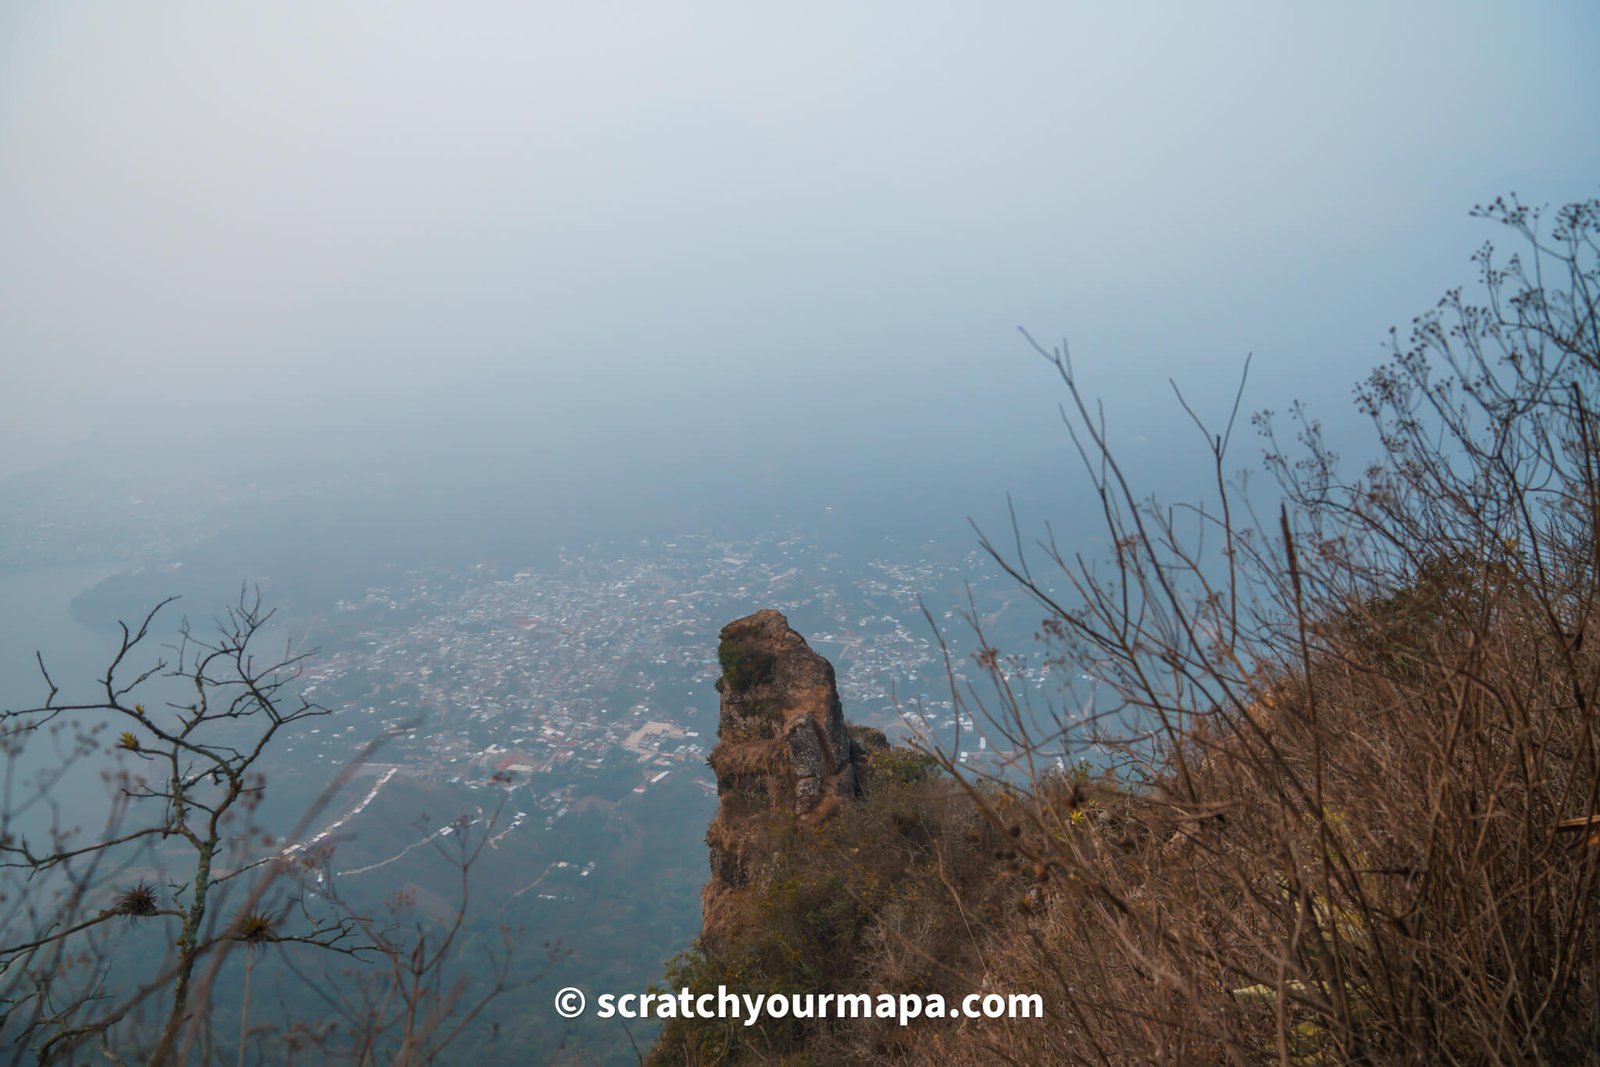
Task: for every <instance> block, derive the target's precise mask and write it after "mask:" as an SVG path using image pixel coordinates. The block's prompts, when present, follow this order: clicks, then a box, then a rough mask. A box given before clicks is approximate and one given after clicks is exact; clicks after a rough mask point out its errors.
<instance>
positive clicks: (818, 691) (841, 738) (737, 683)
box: [701, 609, 887, 947]
mask: <svg viewBox="0 0 1600 1067" xmlns="http://www.w3.org/2000/svg"><path fill="white" fill-rule="evenodd" d="M721 637H722V641H721V644H720V645H719V646H718V649H717V658H718V660H719V661H720V662H721V664H722V677H721V678H720V679H718V681H717V691H718V692H719V693H721V694H722V714H721V718H720V721H719V723H718V726H717V746H716V748H714V749H712V751H711V767H712V769H713V770H714V771H715V772H716V776H717V796H718V798H719V800H720V804H719V806H718V809H717V815H716V818H714V819H713V820H712V822H711V828H710V830H709V831H708V832H707V834H706V843H707V844H708V845H709V846H710V849H711V878H710V880H709V881H708V882H707V883H706V887H705V891H704V893H703V894H702V896H701V905H702V912H703V916H704V929H703V933H702V938H703V940H704V941H705V943H706V944H707V945H708V946H711V947H715V945H716V944H717V943H718V941H719V940H720V939H721V938H722V937H723V936H724V935H725V934H726V933H728V932H729V931H728V925H729V923H730V922H732V914H733V911H734V909H733V908H732V907H730V904H731V899H730V898H731V897H732V896H733V895H734V894H737V893H738V892H739V890H740V889H741V888H742V887H744V886H746V885H748V884H749V883H750V881H751V880H752V879H753V878H754V877H755V876H756V874H757V873H758V872H759V871H760V869H761V866H762V863H763V862H764V861H765V859H766V856H765V855H764V854H763V853H764V851H765V849H764V847H763V843H764V841H765V840H766V837H767V834H766V831H767V830H768V829H769V828H770V820H772V819H774V818H783V819H798V820H800V821H801V822H817V821H820V820H822V819H826V818H827V817H828V816H829V814H830V813H831V812H833V811H835V810H836V809H837V808H838V806H839V805H840V804H841V803H844V802H846V801H848V800H850V799H852V798H854V797H855V796H856V795H857V794H858V792H859V790H860V785H861V778H862V775H863V774H864V771H865V763H866V755H867V753H868V751H870V750H872V749H874V748H881V747H887V744H886V742H885V741H884V737H883V734H882V733H881V732H879V731H877V730H870V729H864V728H860V727H850V726H848V725H847V724H846V723H845V720H844V711H843V709H842V708H841V707H840V704H839V690H838V687H837V686H836V684H835V681H834V673H833V664H831V663H829V662H828V661H827V660H826V659H824V658H823V657H822V656H820V655H818V654H817V653H816V652H814V651H813V650H812V649H811V646H810V645H808V644H806V640H805V638H804V637H801V636H800V635H799V634H798V633H796V632H795V631H794V629H793V628H791V627H790V626H789V620H788V619H786V618H784V617H783V616H782V615H781V614H779V613H778V612H776V611H772V610H770V609H768V610H764V611H758V612H756V613H755V614H754V615H747V616H745V617H744V618H742V619H736V620H735V621H733V622H731V623H729V624H728V625H727V626H724V627H723V628H722V634H721Z"/></svg>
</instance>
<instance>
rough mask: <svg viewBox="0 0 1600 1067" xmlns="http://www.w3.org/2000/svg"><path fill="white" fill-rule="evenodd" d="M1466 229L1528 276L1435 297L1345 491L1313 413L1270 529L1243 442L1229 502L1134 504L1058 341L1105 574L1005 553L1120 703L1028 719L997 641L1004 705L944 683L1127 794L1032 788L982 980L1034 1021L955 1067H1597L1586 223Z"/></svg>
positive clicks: (1593, 245)
mask: <svg viewBox="0 0 1600 1067" xmlns="http://www.w3.org/2000/svg"><path fill="white" fill-rule="evenodd" d="M1480 214H1482V215H1483V216H1485V217H1488V218H1490V219H1492V220H1494V221H1497V222H1499V223H1502V224H1504V225H1506V226H1508V227H1510V228H1511V229H1512V230H1513V231H1515V232H1516V233H1517V234H1518V235H1519V236H1520V237H1521V239H1522V240H1523V241H1524V243H1525V245H1526V249H1525V251H1524V256H1525V257H1526V258H1525V259H1519V258H1517V257H1513V258H1512V259H1510V260H1509V261H1507V262H1506V263H1505V264H1504V265H1499V264H1497V263H1496V261H1495V259H1494V258H1493V255H1492V250H1491V249H1490V248H1489V247H1488V246H1485V248H1484V250H1483V252H1481V253H1480V255H1479V257H1478V262H1479V264H1480V267H1481V270H1482V277H1481V281H1482V283H1483V293H1484V301H1483V302H1482V303H1481V304H1471V303H1469V302H1468V301H1466V300H1465V299H1464V298H1463V297H1462V295H1461V293H1460V291H1454V292H1452V293H1450V294H1448V295H1447V296H1446V298H1445V299H1444V301H1442V302H1441V305H1440V307H1439V308H1438V309H1437V310H1436V311H1435V312H1434V313H1432V314H1429V315H1426V316H1423V317H1422V318H1420V319H1418V320H1417V322H1416V324H1415V327H1414V330H1413V332H1412V334H1411V336H1410V339H1409V342H1408V343H1406V344H1404V345H1402V344H1400V343H1398V342H1397V343H1396V345H1395V350H1394V357H1393V359H1392V360H1391V362H1390V363H1388V364H1387V365H1385V366H1384V367H1382V368H1380V369H1379V370H1378V371H1376V372H1374V374H1373V375H1372V377H1371V378H1370V379H1369V381H1368V383H1367V384H1366V386H1365V387H1364V388H1363V389H1362V390H1361V391H1360V393H1359V396H1360V398H1361V402H1362V405H1363V407H1364V410H1365V411H1366V412H1367V414H1369V415H1370V416H1371V417H1372V420H1373V424H1374V426H1375V427H1376V429H1377V432H1378V440H1379V444H1380V448H1381V453H1382V454H1381V458H1380V460H1379V462H1377V463H1375V464H1374V465H1373V466H1372V467H1370V468H1369V469H1368V470H1367V471H1365V472H1364V473H1363V474H1362V475H1361V476H1360V477H1358V478H1354V479H1350V480H1346V479H1344V478H1343V477H1342V476H1341V475H1340V473H1339V464H1338V461H1337V457H1335V456H1334V455H1333V454H1332V453H1331V452H1330V451H1329V450H1328V449H1327V448H1326V447H1324V445H1323V444H1322V438H1321V434H1320V430H1319V428H1318V426H1317V424H1316V423H1315V422H1314V421H1311V420H1310V419H1309V418H1308V417H1306V416H1305V415H1304V413H1303V412H1301V411H1297V412H1296V413H1295V417H1296V420H1297V423H1298V426H1299V435H1298V436H1299V446H1298V450H1297V456H1298V458H1295V459H1290V458H1288V453H1287V452H1286V451H1285V450H1284V449H1281V448H1278V447H1277V446H1276V444H1275V443H1274V444H1272V446H1271V451H1270V452H1269V455H1268V465H1269V467H1270V468H1271V469H1272V470H1273V472H1274V473H1275V474H1276V475H1277V484H1278V486H1279V487H1280V488H1281V489H1282V496H1281V500H1282V503H1281V505H1280V504H1279V503H1278V502H1277V501H1274V503H1273V510H1274V511H1277V512H1278V514H1277V515H1276V516H1274V517H1275V518H1276V519H1277V521H1276V522H1275V523H1264V524H1260V525H1257V526H1255V527H1253V528H1247V527H1245V526H1243V525H1241V524H1240V523H1239V522H1238V521H1237V518H1236V517H1237V516H1239V515H1241V514H1254V512H1253V511H1252V510H1251V509H1250V508H1249V507H1248V505H1249V504H1250V503H1252V502H1251V501H1249V500H1247V499H1245V498H1243V497H1242V496H1241V490H1240V488H1239V484H1240V483H1238V482H1231V483H1230V482H1228V481H1227V480H1226V479H1225V478H1224V477H1223V468H1224V453H1225V451H1226V448H1227V442H1228V438H1229V436H1230V434H1231V429H1232V424H1231V422H1230V426H1229V432H1228V433H1224V434H1220V435H1211V434H1209V433H1208V434H1207V440H1208V441H1209V442H1211V443H1212V450H1213V455H1214V460H1215V473H1216V494H1217V496H1216V499H1214V500H1212V501H1210V502H1207V503H1205V504H1201V505H1197V506H1196V507H1194V508H1193V509H1192V510H1190V511H1188V512H1177V511H1172V510H1167V509H1162V508H1158V507H1156V506H1155V505H1153V504H1151V503H1148V502H1144V501H1141V500H1139V499H1137V498H1136V497H1135V495H1134V494H1133V492H1132V490H1131V489H1130V488H1129V486H1128V484H1127V483H1126V481H1125V480H1124V479H1123V477H1122V474H1121V471H1120V468H1118V466H1117V465H1116V462H1115V459H1114V457H1113V456H1111V455H1110V453H1109V452H1108V451H1107V449H1106V447H1105V438H1104V436H1103V429H1102V428H1101V427H1100V426H1099V424H1098V423H1097V422H1096V421H1095V419H1093V418H1091V417H1090V410H1089V408H1088V407H1087V406H1086V405H1085V404H1084V403H1083V402H1082V400H1081V397H1080V395H1079V392H1078V386H1077V383H1076V382H1075V380H1074V379H1073V377H1072V373H1071V367H1070V364H1069V363H1068V361H1067V359H1066V356H1065V354H1064V353H1063V352H1061V351H1057V352H1054V353H1046V355H1047V357H1048V358H1050V359H1051V361H1052V362H1053V363H1054V364H1055V366H1056V367H1057V368H1058V370H1059V371H1060V373H1061V375H1062V377H1063V379H1064V381H1065V383H1066V385H1067V387H1068V389H1069V391H1070V393H1071V396H1072V398H1073V400H1074V401H1075V402H1076V406H1077V411H1078V413H1079V415H1080V416H1081V417H1082V418H1081V422H1080V423H1079V424H1078V425H1077V428H1076V434H1077V437H1076V439H1077V440H1078V442H1079V445H1080V448H1081V451H1082V455H1083V457H1084V459H1085V460H1086V466H1087V468H1088V470H1089V471H1090V473H1091V475H1092V476H1093V477H1094V478H1095V480H1096V485H1097V488H1098V489H1099V490H1100V499H1101V502H1102V504H1103V506H1104V509H1105V511H1104V513H1105V519H1106V523H1107V527H1108V531H1109V532H1110V534H1111V536H1112V539H1113V543H1114V545H1115V549H1116V551H1115V556H1114V559H1113V560H1112V561H1111V562H1110V563H1109V564H1107V565H1103V566H1101V567H1098V568H1097V567H1095V566H1092V565H1089V564H1086V563H1084V562H1083V561H1081V560H1080V559H1077V558H1075V557H1069V556H1067V555H1066V554H1065V553H1062V552H1059V551H1056V550H1055V549H1054V547H1053V546H1050V545H1047V546H1045V548H1046V552H1047V554H1048V555H1049V557H1050V559H1051V562H1052V563H1053V564H1054V566H1053V568H1052V570H1051V575H1052V577H1051V579H1050V581H1048V582H1047V581H1046V580H1045V579H1044V578H1042V577H1040V576H1039V575H1038V573H1037V572H1036V570H1035V568H1034V567H1033V566H1032V565H1031V564H1030V562H1029V561H1028V560H1026V559H1024V558H1022V557H1020V556H1007V555H1004V554H1002V553H999V552H998V551H995V550H993V549H991V551H993V552H994V554H995V556H996V558H997V559H1000V560H1001V562H1002V564H1003V565H1005V566H1006V567H1007V568H1008V569H1009V570H1010V572H1011V573H1012V574H1013V576H1014V577H1015V578H1016V579H1017V580H1018V581H1019V582H1020V583H1021V584H1022V585H1023V586H1024V587H1025V588H1026V589H1028V590H1029V591H1030V592H1031V593H1033V594H1034V595H1035V597H1036V598H1037V599H1038V601H1039V603H1040V604H1041V605H1043V606H1044V607H1045V608H1046V610H1047V611H1048V612H1049V618H1048V619H1047V621H1046V626H1045V629H1046V633H1047V635H1048V637H1049V642H1050V645H1051V648H1052V652H1053V653H1054V654H1055V655H1056V656H1058V657H1060V658H1061V659H1063V660H1065V661H1067V662H1070V663H1072V664H1073V665H1074V666H1075V667H1076V670H1081V671H1084V672H1089V673H1092V674H1093V675H1094V676H1095V677H1096V678H1097V679H1099V681H1100V683H1101V685H1102V686H1103V687H1104V689H1103V690H1102V693H1103V692H1104V691H1105V690H1107V689H1108V690H1111V691H1113V692H1114V693H1115V695H1116V698H1117V699H1116V700H1115V701H1114V702H1107V701H1105V700H1102V701H1101V702H1100V703H1099V704H1098V705H1097V706H1096V707H1095V709H1094V714H1091V715H1089V716H1087V717H1086V718H1084V719H1072V718H1071V717H1069V716H1065V715H1054V716H1045V717H1040V716H1036V715H1033V714H1031V713H1030V712H1028V711H1027V709H1026V706H1025V705H1024V704H1023V703H1022V702H1021V701H1020V700H1018V699H1017V698H1016V697H1015V696H1014V695H1013V694H1014V693H1015V691H1016V689H1017V686H1016V685H1015V679H1014V678H1013V677H1011V676H1010V675H1009V674H1008V673H1007V671H1006V668H1005V666H1004V664H1005V661H1004V660H1002V659H1000V658H997V657H996V656H994V655H992V654H990V655H987V656H983V657H980V663H983V664H985V665H986V666H988V667H989V670H990V672H991V677H992V680H993V681H994V682H995V683H996V686H997V689H996V690H995V691H996V692H997V693H998V694H999V696H998V699H988V700H980V699H979V698H978V697H977V695H976V692H975V691H972V690H969V691H966V692H964V693H958V697H960V698H961V699H963V701H964V703H965V704H966V705H967V707H968V709H969V710H972V711H975V712H976V713H978V714H980V715H982V716H983V717H984V718H985V719H986V720H987V722H988V724H989V727H990V729H991V731H992V732H993V733H997V734H999V735H1001V736H1003V737H1005V738H1007V739H1008V740H1009V742H1010V744H1011V746H1012V747H1013V748H1016V749H1019V750H1021V751H1023V752H1024V753H1026V754H1028V755H1029V756H1032V757H1033V761H1034V762H1035V763H1040V764H1043V763H1044V762H1045V761H1046V760H1047V759H1048V758H1050V757H1052V756H1053V755H1055V754H1057V753H1061V752H1066V753H1069V754H1078V753H1083V752H1100V753H1104V755H1103V756H1101V757H1100V758H1101V759H1103V760H1104V761H1105V762H1106V763H1107V764H1108V765H1115V766H1116V767H1117V769H1118V773H1119V777H1120V780H1121V784H1120V785H1119V786H1117V787H1115V788H1109V787H1105V786H1102V787H1100V788H1099V789H1098V790H1088V791H1086V790H1084V789H1083V788H1082V787H1081V786H1078V785H1073V786H1071V787H1070V788H1069V787H1067V786H1065V785H1064V784H1063V783H1062V782H1060V781H1045V780H1035V781H1034V783H1033V787H1032V789H1031V790H1030V797H1029V803H1027V804H1026V805H1024V811H1025V814H1026V818H1025V820H1024V827H1023V832H1022V833H1021V835H1020V836H1019V838H1018V846H1017V847H1018V851H1019V852H1020V853H1021V855H1022V857H1023V862H1024V863H1025V864H1031V865H1033V866H1034V867H1035V869H1036V870H1037V871H1038V872H1040V874H1041V875H1043V876H1044V882H1043V884H1042V885H1041V886H1040V888H1039V892H1038V897H1037V902H1036V904H1035V906H1034V907H1033V908H1032V909H1031V914H1029V915H1028V916H1026V917H1025V918H1024V919H1020V920H1019V921H1016V922H1013V923H1010V924H1007V925H1006V926H1004V927H1001V928H998V929H996V930H994V931H992V932H991V936H990V940H989V947H990V949H991V952H990V954H989V956H988V959H987V972H986V974H985V976H984V979H983V982H984V984H985V986H986V987H989V988H995V989H1001V990H1037V991H1039V992H1041V993H1044V994H1045V995H1046V997H1047V1000H1048V1001H1049V1013H1048V1014H1049V1017H1048V1018H1047V1019H1046V1020H1045V1021H1043V1022H1039V1021H1033V1020H1015V1021H1008V1022H1002V1023H995V1024H985V1025H983V1026H972V1027H969V1028H967V1029H966V1030H963V1031H961V1032H960V1034H959V1035H958V1037H957V1039H956V1041H955V1042H954V1043H953V1045H947V1046H946V1047H943V1048H942V1049H941V1052H940V1058H942V1059H946V1060H948V1061H949V1062H952V1063H976V1062H986V1063H987V1062H993V1061H994V1060H995V1059H996V1058H997V1057H1000V1058H1003V1059H1005V1060H1008V1061H1011V1062H1098V1063H1130V1064H1132V1063H1221V1062H1236V1063H1258V1062H1281V1063H1325V1062H1326V1063H1336V1062H1337V1063H1344V1062H1361V1063H1522V1062H1585V1061H1589V1062H1593V1061H1600V972H1597V968H1600V952H1597V949H1600V944H1597V926H1596V907H1595V905H1596V901H1597V889H1600V886H1597V884H1596V880H1597V877H1600V819H1597V814H1596V813H1597V811H1600V792H1597V790H1600V775H1597V773H1596V772H1597V762H1600V739H1597V729H1596V728H1597V725H1600V722H1597V718H1596V711H1595V700H1596V699H1597V698H1600V685H1597V682H1600V651H1597V647H1596V645H1597V637H1600V635H1596V634H1594V633H1592V632H1591V631H1593V630H1594V628H1595V609H1596V606H1597V603H1600V597H1597V592H1600V590H1597V583H1596V576H1597V573H1600V539H1597V537H1596V519H1597V517H1600V454H1597V449H1596V447H1595V442H1596V440H1597V439H1600V418H1597V413H1596V410H1595V408H1594V407H1593V398H1594V397H1595V396H1597V395H1600V325H1597V314H1596V309H1597V301H1596V295H1597V293H1600V271H1597V267H1596V258H1597V253H1600V244H1597V241H1596V238H1597V235H1600V202H1594V203H1587V204H1577V205H1570V206H1568V207H1566V208H1564V209H1562V210H1561V211H1560V212H1559V213H1558V214H1557V216H1556V224H1555V226H1554V228H1553V230H1552V231H1551V232H1550V233H1549V234H1548V235H1546V234H1544V233H1542V232H1541V230H1540V219H1539V214H1538V213H1537V212H1533V211H1529V210H1528V209H1526V208H1524V207H1523V206H1521V205H1520V204H1518V203H1517V202H1516V200H1515V199H1514V198H1513V199H1512V200H1510V201H1509V202H1506V201H1497V202H1496V203H1495V204H1494V205H1492V206H1490V207H1489V208H1486V209H1482V210H1481V211H1480ZM1041 351H1042V350H1041ZM1262 426H1263V428H1264V429H1266V431H1267V432H1268V437H1269V441H1271V440H1272V438H1271V428H1270V423H1268V422H1266V421H1263V422H1262ZM1256 503H1259V502H1256ZM1018 543H1019V544H1020V539H1019V541H1018ZM1052 583H1053V584H1052ZM981 636H982V635H981V633H980V638H981ZM1076 670H1075V671H1074V672H1073V673H1074V674H1076ZM947 765H950V766H951V767H952V769H955V768H954V765H953V764H949V762H948V761H947ZM971 796H972V797H973V799H974V800H975V802H977V803H978V804H979V806H980V807H982V806H983V800H982V797H983V794H982V792H981V791H980V790H978V789H977V788H974V790H973V791H972V794H971ZM989 814H990V818H991V819H992V820H994V821H996V822H1000V821H1001V817H1000V816H998V815H996V814H995V813H993V812H990V813H989Z"/></svg>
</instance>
